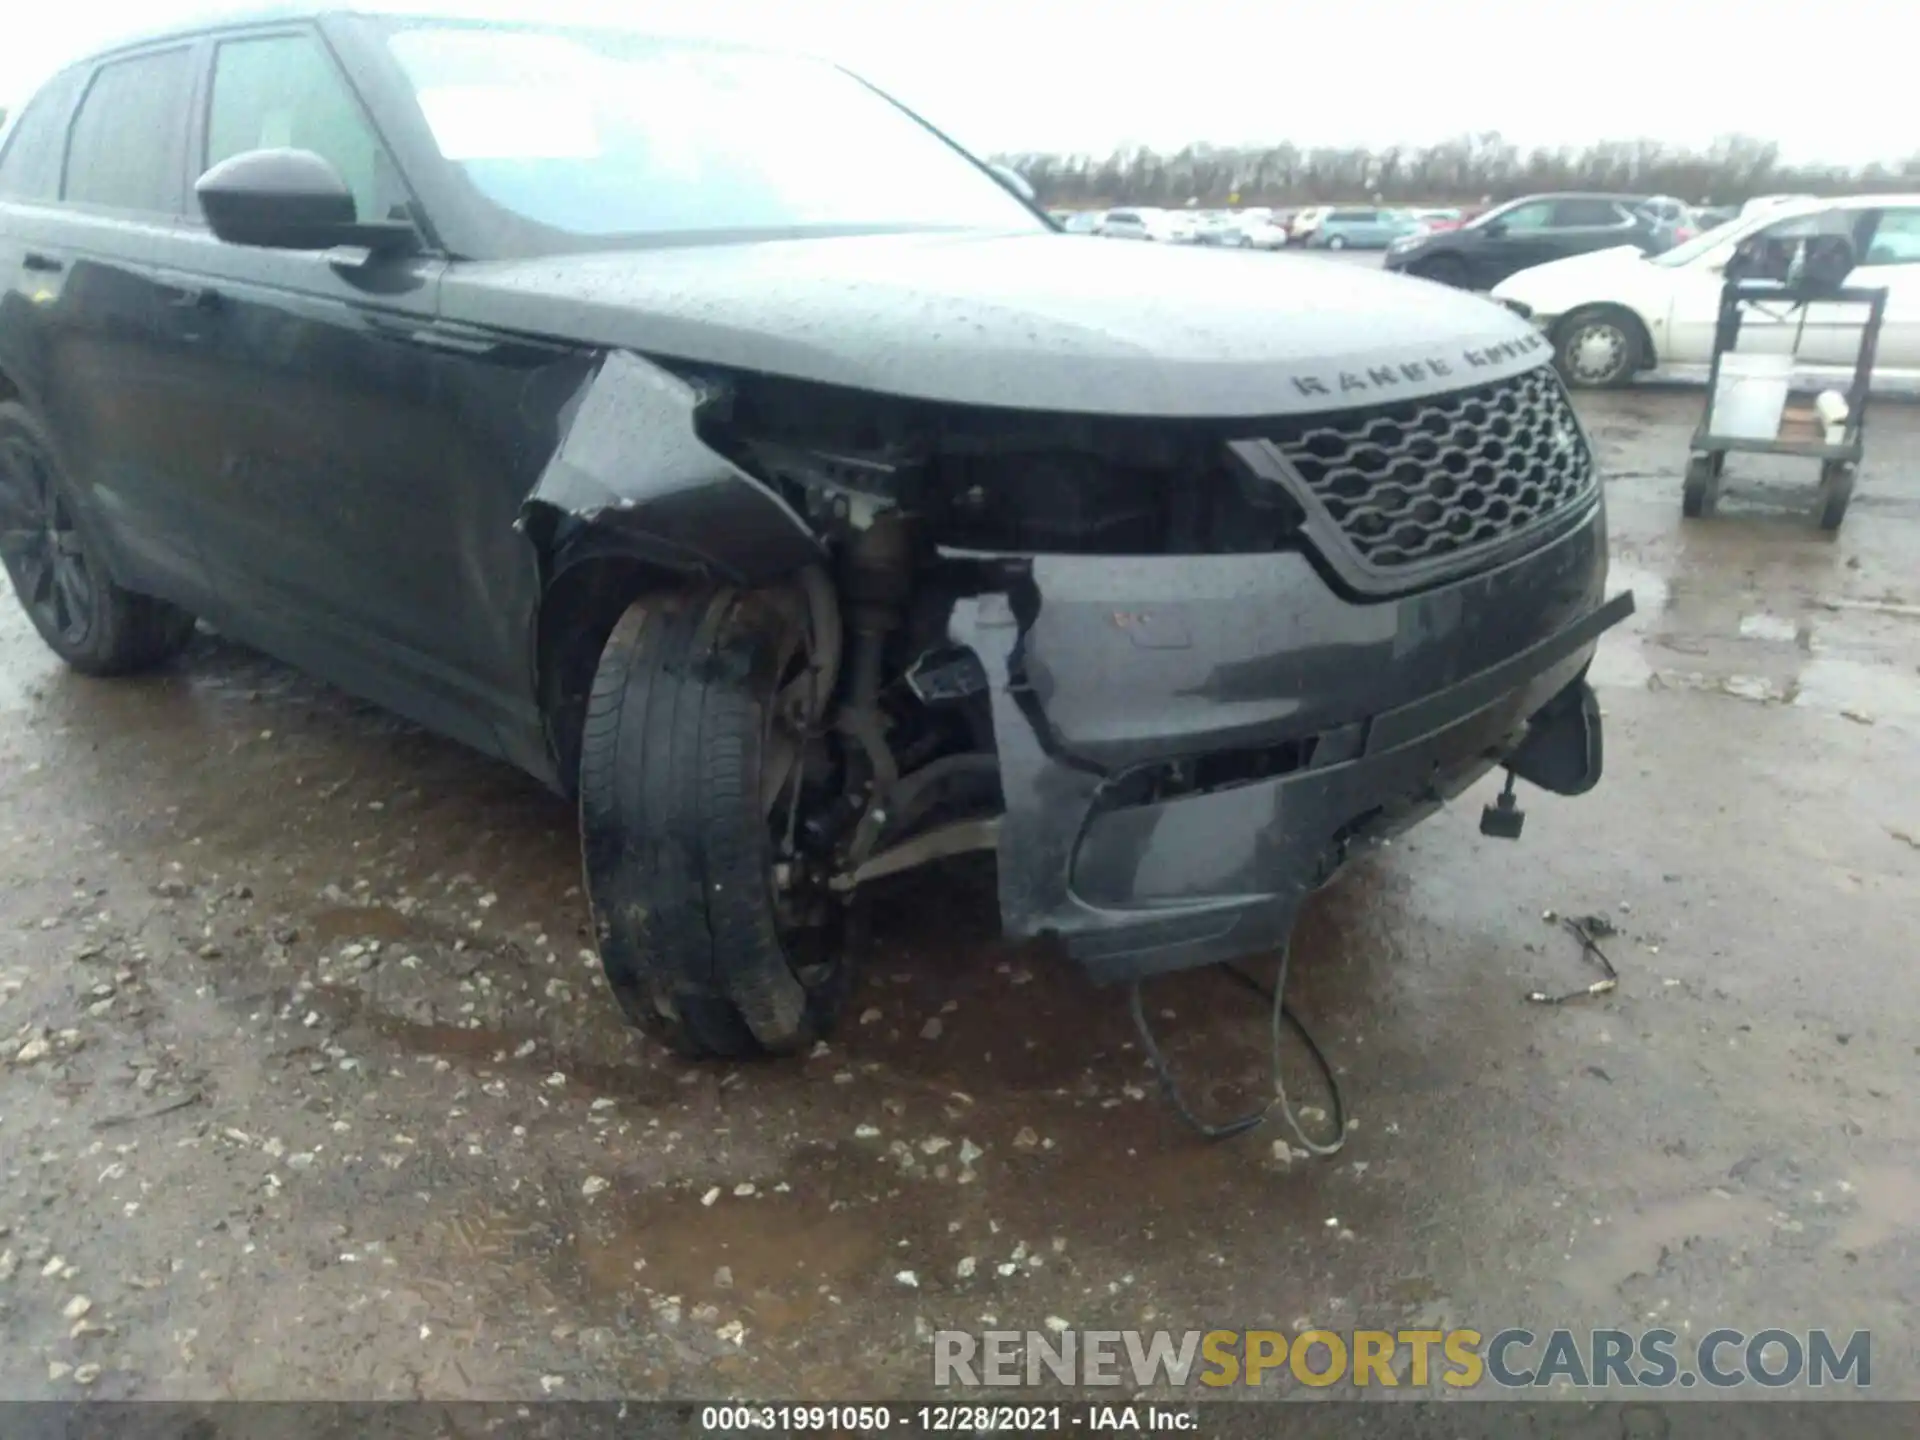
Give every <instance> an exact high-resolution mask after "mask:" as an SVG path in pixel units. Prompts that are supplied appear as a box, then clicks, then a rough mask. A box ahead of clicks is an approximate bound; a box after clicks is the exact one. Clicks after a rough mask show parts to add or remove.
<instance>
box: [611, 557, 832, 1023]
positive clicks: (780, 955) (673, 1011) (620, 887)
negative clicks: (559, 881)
mask: <svg viewBox="0 0 1920 1440" xmlns="http://www.w3.org/2000/svg"><path fill="white" fill-rule="evenodd" d="M804 631H805V624H804V622H803V621H795V620H793V619H792V618H790V617H788V616H787V615H785V614H783V613H782V609H781V607H779V606H777V605H775V604H773V603H771V602H769V601H768V600H767V599H766V598H764V597H760V596H757V595H754V594H750V593H745V592H741V591H737V590H730V589H713V590H706V591H702V592H697V593H695V594H693V595H691V596H686V597H677V598H675V599H673V600H643V601H640V602H638V603H636V604H635V605H634V606H633V607H632V608H630V609H629V610H628V611H627V613H626V614H625V615H624V616H623V617H622V618H621V619H620V622H619V623H618V624H617V625H615V626H614V629H613V633H612V635H611V636H610V637H609V638H608V640H607V645H606V649H605V650H604V651H603V652H602V656H601V660H600V667H599V671H598V673H597V674H596V676H595V679H594V686H593V694H592V698H591V701H590V703H589V706H588V711H587V719H586V725H585V728H584V732H583V735H582V740H581V756H580V825H581V838H582V848H583V851H584V856H585V868H586V879H587V889H588V894H589V897H590V899H591V903H592V907H593V917H594V928H595V933H596V936H597V938H598V941H599V949H600V959H601V964H602V966H603V967H604V969H605V971H606V976H607V980H608V983H609V984H610V985H611V986H612V989H613V993H614V995H615V996H616V997H617V998H618V1000H619V1001H620V1004H621V1007H622V1008H623V1009H624V1010H625V1012H626V1014H627V1016H628V1018H629V1019H630V1020H631V1021H632V1022H633V1023H634V1024H635V1025H636V1026H638V1027H639V1028H640V1029H641V1030H642V1031H644V1032H645V1033H647V1034H648V1035H650V1036H652V1037H653V1038H655V1039H657V1040H660V1041H661V1042H662V1043H664V1044H666V1045H668V1046H670V1047H671V1048H673V1049H674V1050H676V1051H678V1052H679V1053H681V1054H683V1055H689V1056H747V1055H754V1054H760V1053H789V1052H792V1051H794V1050H798V1049H801V1048H804V1047H805V1046H807V1045H809V1044H811V1043H812V1042H813V1041H814V1040H815V1039H816V1038H818V1037H819V1036H821V1035H823V1034H825V1033H826V1032H827V1031H828V1030H830V1029H831V1027H832V1025H833V1023H834V1021H835V1020H836V1019H837V1018H838V1016H839V1013H840V1011H841V1010H842V1009H843V1008H844V1006H845V1004H846V999H847V994H848V990H849V987H850V982H851V978H852V968H851V965H850V963H849V960H848V957H847V955H846V953H845V950H844V948H843V947H842V945H841V944H840V941H841V938H842V936H841V933H840V925H839V921H840V919H841V916H842V912H841V910H840V907H839V904H838V902H837V901H835V900H834V899H833V898H831V897H830V896H829V895H828V894H827V893H826V890H825V886H824V879H825V877H824V875H821V876H813V877H809V876H808V875H807V874H805V873H803V867H801V866H799V865H797V864H794V863H791V862H790V861H784V860H783V861H781V862H780V863H778V864H776V845H777V840H778V837H780V836H781V835H783V834H786V833H790V831H791V823H790V821H791V817H793V816H795V815H796V813H797V812H796V808H795V807H796V805H797V804H798V800H797V797H796V793H795V787H798V786H800V785H801V784H802V783H803V779H804V774H805V767H804V763H803V756H802V738H801V737H799V736H797V735H795V734H793V733H792V732H791V731H790V730H789V729H788V727H787V724H786V721H785V720H784V718H783V717H782V716H781V715H780V714H779V713H778V712H779V711H780V709H781V707H780V706H779V705H778V704H776V697H777V696H778V695H779V693H780V691H781V690H782V688H783V686H785V685H786V684H788V683H789V681H790V680H791V678H792V676H794V675H795V674H797V673H798V672H799V671H800V670H802V669H804V668H805V664H806V644H805V636H804Z"/></svg>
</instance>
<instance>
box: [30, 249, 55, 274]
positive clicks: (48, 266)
mask: <svg viewBox="0 0 1920 1440" xmlns="http://www.w3.org/2000/svg"><path fill="white" fill-rule="evenodd" d="M20 264H21V265H22V266H23V267H24V268H26V269H28V270H44V271H46V272H47V273H48V274H52V273H54V272H56V271H59V270H64V269H66V265H65V263H64V262H62V261H60V260H57V259H55V258H54V257H53V256H51V255H43V254H41V253H40V252H39V251H38V250H29V251H28V252H27V253H26V255H25V256H24V257H23V258H22V259H21V261H20Z"/></svg>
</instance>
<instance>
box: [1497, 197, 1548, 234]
mask: <svg viewBox="0 0 1920 1440" xmlns="http://www.w3.org/2000/svg"><path fill="white" fill-rule="evenodd" d="M1493 218H1494V219H1495V220H1498V221H1499V222H1500V223H1501V224H1502V225H1504V226H1506V227H1507V232H1508V233H1509V234H1518V233H1519V232H1520V231H1522V230H1544V229H1546V228H1547V226H1548V225H1549V224H1550V223H1551V222H1552V220H1553V201H1551V200H1536V201H1534V202H1533V203H1532V204H1531V205H1516V206H1514V207H1513V209H1511V210H1509V211H1507V212H1506V214H1504V215H1495V216H1494V217H1493Z"/></svg>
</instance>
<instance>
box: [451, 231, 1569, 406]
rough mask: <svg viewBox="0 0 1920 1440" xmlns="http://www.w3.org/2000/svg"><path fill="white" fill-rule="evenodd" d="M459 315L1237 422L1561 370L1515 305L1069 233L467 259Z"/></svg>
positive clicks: (846, 373) (1410, 284)
mask: <svg viewBox="0 0 1920 1440" xmlns="http://www.w3.org/2000/svg"><path fill="white" fill-rule="evenodd" d="M440 294H441V304H442V307H443V313H442V319H443V321H445V322H448V323H455V324H457V323H472V324H484V325H488V326H491V327H494V328H497V329H506V330H509V331H518V332H521V333H525V334H532V335H552V336H556V337H560V338H564V339H566V340H568V341H571V342H574V343H580V342H586V343H590V344H598V345H602V346H606V347H609V348H616V349H623V350H631V351H633V352H634V353H635V354H639V355H645V356H648V357H649V358H651V359H653V360H655V361H657V362H663V363H667V364H673V363H676V362H678V363H681V364H692V365H699V366H715V367H721V368H725V369H731V370H739V371H746V372H752V373H756V374H762V375H777V376H781V377H783V378H786V379H793V380H806V381H813V382H816V383H819V384H823V385H833V386H840V387H844V388H847V389H852V390H862V391H866V392H868V393H871V394H884V395H892V396H897V397H900V398H903V399H914V400H929V401H934V402H939V403H946V404H956V405H976V406H984V407H991V408H998V409H1009V410H1027V411H1040V412H1046V413H1051V414H1068V415H1125V416H1142V417H1153V418H1193V419H1200V418H1212V419H1235V418H1245V417H1247V416H1254V415H1288V414H1293V415H1304V414H1312V413H1313V412H1315V411H1317V410H1325V409H1337V408H1340V406H1341V405H1342V404H1343V403H1344V404H1346V405H1366V404H1372V403H1377V402H1378V401H1379V400H1380V399H1381V398H1383V397H1387V396H1391V397H1393V398H1395V399H1414V398H1418V397H1423V396H1428V395H1437V394H1441V393H1444V392H1445V391H1448V390H1459V389H1466V388H1471V387H1473V386H1476V385H1480V384H1484V383H1486V382H1488V381H1492V380H1501V379H1505V378H1507V377H1509V376H1511V375H1514V374H1517V373H1519V372H1520V371H1522V370H1528V369H1531V368H1533V367H1534V366H1535V365H1538V364H1541V363H1543V362H1544V361H1545V359H1546V355H1545V353H1544V351H1543V350H1542V348H1541V347H1542V344H1543V342H1542V340H1541V337H1540V335H1539V332H1538V331H1536V330H1535V329H1534V327H1533V326H1531V325H1530V324H1528V323H1527V322H1526V321H1525V320H1523V319H1521V318H1520V317H1519V316H1517V315H1515V314H1514V313H1513V312H1512V311H1510V310H1508V309H1506V308H1505V307H1504V306H1500V305H1496V304H1493V303H1491V302H1490V301H1488V300H1486V299H1484V298H1483V297H1481V296H1478V295H1472V294H1469V293H1467V292H1465V291H1461V290H1450V289H1448V288H1446V287H1445V286H1440V285H1430V284H1427V283H1425V282H1416V281H1412V280H1407V279H1405V278H1403V277H1401V276H1397V275H1386V274H1382V273H1380V272H1378V271H1372V270H1363V269H1361V268H1360V267H1358V266H1354V265H1346V264H1342V263H1340V262H1338V261H1321V260H1315V259H1310V258H1305V257H1291V256H1289V257H1285V258H1282V257H1277V256H1272V255H1255V254H1253V253H1252V252H1247V253H1245V254H1241V253H1235V252H1229V251H1226V250H1219V251H1208V250H1207V249H1205V248H1204V247H1199V248H1196V247H1192V246H1185V245H1140V244H1126V245H1123V244H1115V243H1114V242H1113V241H1111V240H1101V239H1098V238H1096V237H1074V236H1063V235H1037V234H1036V235H978V234H966V235H876V236H859V237H849V238H845V239H837V240H831V241H826V240H791V241H770V242H766V243H762V244H740V245H707V246H692V245H690V246H680V247H672V246H669V247H663V248H656V249H649V250H642V251H631V252H622V251H614V252H605V253H596V254H590V255H573V256H562V257H557V258H547V259H540V260H517V261H485V262H467V263H462V264H460V265H456V266H453V267H451V268H450V269H449V271H448V272H447V275H446V277H445V279H444V280H443V281H442V282H441V292H440Z"/></svg>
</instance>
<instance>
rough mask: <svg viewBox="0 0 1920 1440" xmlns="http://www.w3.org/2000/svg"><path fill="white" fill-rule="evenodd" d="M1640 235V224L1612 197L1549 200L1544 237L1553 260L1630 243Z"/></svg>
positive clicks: (1642, 235)
mask: <svg viewBox="0 0 1920 1440" xmlns="http://www.w3.org/2000/svg"><path fill="white" fill-rule="evenodd" d="M1643 238H1645V232H1644V231H1643V230H1642V228H1641V225H1640V223H1639V222H1637V221H1636V220H1635V218H1634V216H1633V214H1632V212H1630V211H1629V210H1628V209H1627V208H1626V207H1625V206H1624V205H1622V204H1620V203H1619V202H1618V201H1616V200H1603V199H1598V198H1595V197H1592V196H1583V195H1572V196H1568V197H1566V198H1565V199H1561V200H1556V201H1554V202H1553V218H1552V220H1551V221H1549V222H1548V226H1547V239H1548V243H1549V245H1550V246H1551V250H1552V257H1553V258H1554V259H1556V260H1559V259H1562V258H1564V257H1566V256H1568V255H1585V254H1588V253H1589V252H1591V251H1594V250H1607V249H1611V248H1612V247H1613V246H1615V245H1632V244H1634V243H1635V242H1636V241H1639V240H1641V239H1643Z"/></svg>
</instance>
